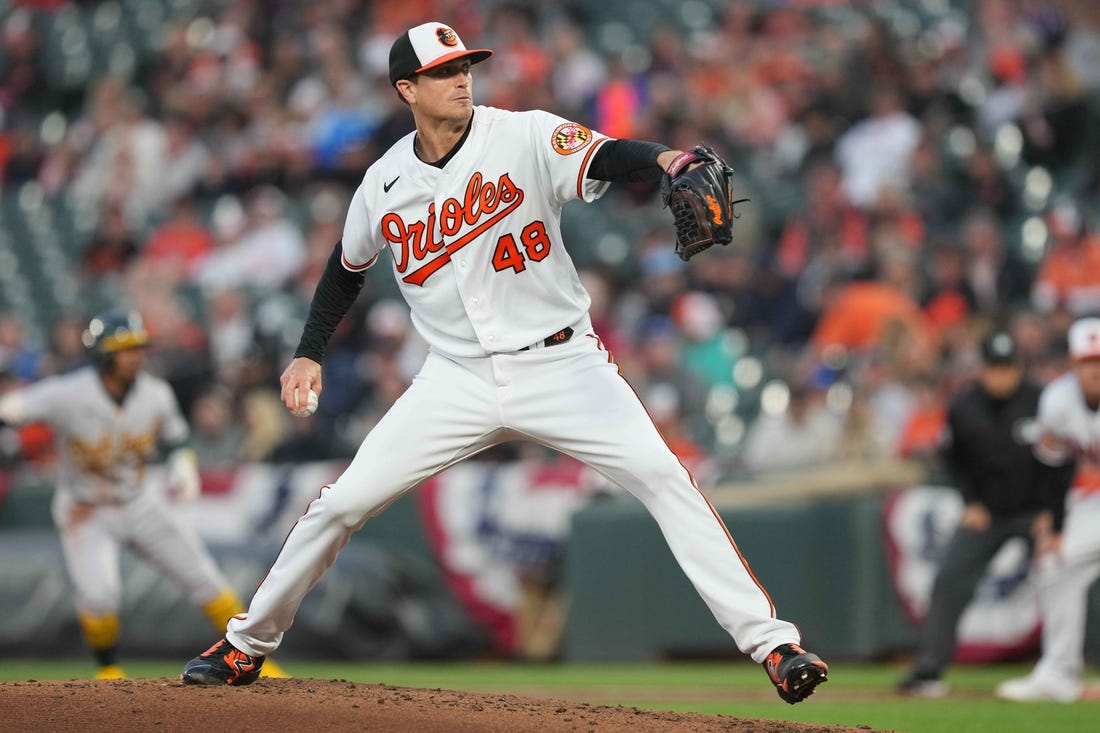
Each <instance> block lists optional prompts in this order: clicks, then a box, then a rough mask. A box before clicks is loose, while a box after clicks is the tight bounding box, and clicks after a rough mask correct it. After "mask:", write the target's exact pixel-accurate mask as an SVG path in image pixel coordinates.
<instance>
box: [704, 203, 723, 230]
mask: <svg viewBox="0 0 1100 733" xmlns="http://www.w3.org/2000/svg"><path fill="white" fill-rule="evenodd" d="M707 208H709V209H710V213H711V217H710V218H711V219H712V220H713V221H714V223H715V224H721V223H722V207H721V206H719V205H718V202H717V201H715V200H714V197H713V196H707Z"/></svg>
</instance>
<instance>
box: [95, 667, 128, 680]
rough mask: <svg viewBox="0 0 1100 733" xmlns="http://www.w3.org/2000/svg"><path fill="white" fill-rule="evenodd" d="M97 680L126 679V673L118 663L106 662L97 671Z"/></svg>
mask: <svg viewBox="0 0 1100 733" xmlns="http://www.w3.org/2000/svg"><path fill="white" fill-rule="evenodd" d="M95 679H97V680H124V679H126V673H125V672H123V671H122V667H120V666H118V665H117V664H105V665H103V666H102V667H100V668H99V669H97V670H96V671H95Z"/></svg>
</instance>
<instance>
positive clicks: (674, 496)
mask: <svg viewBox="0 0 1100 733" xmlns="http://www.w3.org/2000/svg"><path fill="white" fill-rule="evenodd" d="M512 439H527V440H531V441H534V442H536V443H540V444H542V445H545V446H549V447H551V448H554V449H557V450H559V451H561V452H562V453H565V454H566V455H569V456H572V457H573V458H576V459H577V460H580V461H583V462H584V463H586V464H588V465H589V466H591V467H593V468H594V469H596V470H597V471H599V472H600V473H601V474H603V475H604V476H605V477H607V478H608V479H610V480H611V481H613V482H615V483H617V484H619V485H621V486H623V487H624V488H626V489H627V490H628V491H630V492H631V493H632V494H634V496H636V497H637V498H638V499H639V500H641V502H642V503H643V504H644V505H645V507H646V508H647V509H648V510H649V512H650V514H652V515H653V518H654V519H655V520H656V521H657V524H658V525H659V526H660V529H661V532H662V533H663V534H664V537H665V540H666V541H667V542H668V545H669V547H670V548H671V550H672V553H673V555H674V556H675V558H676V560H677V561H678V562H679V564H680V567H681V568H683V570H684V572H685V573H686V574H687V576H688V578H689V579H690V580H691V582H692V584H693V585H694V586H695V588H696V590H697V591H698V592H699V594H700V595H701V596H702V598H703V600H704V601H705V602H706V604H707V605H708V606H709V607H710V610H711V612H712V613H713V614H714V616H715V618H716V619H717V620H718V622H719V623H720V624H721V625H722V627H723V628H725V629H726V631H728V632H729V633H730V635H731V636H732V637H733V639H734V641H735V642H736V643H737V646H738V647H739V648H740V649H741V651H742V652H744V653H746V654H749V655H750V656H751V657H752V658H753V659H754V660H755V661H757V662H763V660H764V658H765V657H766V656H767V655H768V653H769V652H771V651H772V649H774V648H775V647H776V646H778V645H780V644H784V643H798V641H799V639H800V637H799V633H798V630H797V629H796V628H795V626H794V625H793V624H791V623H788V622H786V621H781V620H779V619H777V618H776V617H775V609H774V607H773V606H772V603H771V599H770V598H769V597H768V595H767V593H766V592H765V591H764V589H763V588H762V587H761V585H760V584H759V583H758V582H757V581H756V578H755V577H754V576H753V574H752V572H751V571H750V570H749V567H748V565H747V564H746V562H745V560H744V558H743V557H742V556H741V554H740V552H739V551H738V549H737V546H736V545H735V544H734V542H733V539H732V538H731V537H730V535H729V532H728V531H727V530H726V527H725V525H724V524H723V523H722V521H721V520H720V519H719V517H718V514H717V513H716V512H715V510H714V508H713V507H712V506H711V505H710V503H709V502H708V501H707V499H706V497H704V495H703V494H702V493H701V492H700V491H699V489H698V488H697V487H696V485H695V482H694V480H693V479H692V478H691V475H690V474H689V473H688V471H687V470H686V469H685V468H684V467H683V466H682V465H681V464H680V462H679V461H678V460H677V459H676V456H675V455H674V454H673V453H672V451H671V450H670V449H669V448H668V446H667V445H666V444H665V442H664V441H663V440H662V438H661V436H660V434H659V433H658V431H657V429H656V427H655V426H654V425H653V422H652V421H651V420H650V418H649V415H648V414H647V413H646V411H645V408H644V407H643V406H642V404H641V402H640V400H639V399H638V397H637V395H636V394H635V392H634V391H633V389H632V388H631V387H630V385H629V384H627V382H626V381H625V380H624V379H623V378H622V376H621V375H620V374H619V369H618V366H617V365H616V364H614V363H613V362H612V360H611V355H610V354H609V353H608V352H607V351H605V350H604V348H603V346H602V344H601V342H600V341H599V339H598V338H597V337H596V336H595V334H594V333H593V332H592V330H591V326H590V325H588V323H584V324H579V325H578V328H577V329H576V332H575V334H574V336H573V337H572V339H571V340H570V341H568V342H567V343H565V344H561V345H557V346H552V347H548V348H541V349H532V350H530V351H520V352H515V353H509V354H496V355H492V356H488V357H481V358H472V359H465V358H450V357H446V356H442V355H440V354H438V353H435V352H432V353H430V354H429V355H428V358H427V360H426V361H425V363H424V366H423V368H422V369H421V371H420V373H419V374H418V375H417V376H416V378H415V379H414V380H413V383H412V385H411V386H410V387H409V389H408V390H407V391H406V392H405V393H404V394H403V395H402V396H401V397H400V398H399V399H398V400H397V402H395V403H394V405H393V407H391V408H390V410H389V412H387V413H386V415H385V416H383V418H382V419H381V420H380V421H379V423H378V424H377V425H376V426H375V427H374V429H373V430H371V432H370V433H369V434H368V435H367V437H366V438H365V439H364V441H363V444H362V445H361V446H360V448H359V451H358V453H357V454H356V456H355V458H354V459H353V460H352V462H351V464H350V465H349V466H348V468H347V470H346V471H344V473H343V474H342V475H341V476H340V478H339V479H338V480H337V481H336V482H335V483H333V484H332V485H331V486H326V487H324V488H323V489H322V490H321V494H320V496H319V497H318V498H317V499H315V500H314V501H313V502H312V503H311V504H310V505H309V508H308V509H307V511H306V513H305V514H304V515H303V516H302V518H301V519H299V520H298V523H297V524H296V525H295V526H294V527H293V529H292V530H291V531H290V534H289V536H288V537H287V539H286V542H285V544H284V546H283V548H282V550H281V551H280V553H279V556H278V558H277V559H276V560H275V563H274V565H273V566H272V568H271V570H270V572H269V573H268V575H267V577H266V578H265V579H264V581H263V582H262V583H261V584H260V586H259V588H258V589H257V590H256V593H255V595H254V596H253V598H252V603H251V605H250V606H249V609H248V613H247V614H245V615H244V616H240V617H236V618H234V619H232V620H231V621H230V622H229V626H228V632H227V634H226V636H227V638H228V639H229V641H230V643H232V644H233V645H234V646H235V647H237V648H238V649H240V650H242V651H244V652H246V653H248V654H253V655H259V654H263V655H266V654H270V653H271V652H273V651H274V650H275V649H276V648H277V647H278V646H279V643H280V642H281V640H282V637H283V632H285V631H286V630H287V629H288V628H290V626H291V623H292V622H293V620H294V615H295V613H296V612H297V610H298V607H299V605H300V604H301V602H302V599H303V598H304V597H305V595H306V593H308V592H309V590H310V589H311V588H312V587H313V585H314V584H315V583H316V582H317V581H318V580H319V579H320V578H321V576H322V575H323V574H324V573H325V571H326V570H327V569H328V568H329V567H330V566H331V565H332V563H333V562H334V561H335V559H336V555H337V553H339V552H340V549H341V548H343V546H344V545H345V544H347V542H348V540H349V538H350V537H351V535H352V534H353V533H354V532H355V531H356V530H358V529H359V528H360V527H361V526H362V525H363V523H364V522H365V521H366V520H367V519H369V518H370V517H372V516H376V515H378V514H379V513H380V512H382V510H383V509H385V508H386V506H388V505H389V504H390V503H391V502H393V501H394V500H395V499H397V498H398V497H400V496H401V495H402V494H404V493H406V492H407V491H409V490H410V489H412V488H414V487H415V486H417V484H419V483H420V482H422V481H424V480H425V479H427V478H429V477H431V476H433V475H434V474H436V473H438V472H440V471H442V470H443V469H445V468H447V467H448V466H451V465H453V464H455V463H457V462H459V461H461V460H462V459H464V458H467V457H469V456H471V455H473V454H475V453H477V452H479V451H481V450H484V449H486V448H488V447H490V446H492V445H494V444H496V443H500V442H503V441H506V440H512Z"/></svg>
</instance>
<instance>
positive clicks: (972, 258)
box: [961, 209, 1031, 315]
mask: <svg viewBox="0 0 1100 733" xmlns="http://www.w3.org/2000/svg"><path fill="white" fill-rule="evenodd" d="M961 230H962V243H963V246H964V247H965V248H966V255H965V267H966V287H967V288H968V289H969V291H970V292H971V293H972V294H973V298H974V302H975V305H976V306H977V309H978V310H979V311H980V312H982V313H985V314H989V315H996V314H998V313H999V312H1000V311H1002V310H1003V309H1004V308H1006V307H1007V306H1008V305H1010V304H1011V303H1015V302H1018V301H1019V300H1021V299H1023V298H1025V297H1026V296H1027V294H1028V287H1029V285H1028V284H1029V283H1030V282H1031V276H1030V273H1028V272H1027V270H1026V268H1025V267H1024V265H1023V263H1021V262H1020V260H1019V259H1018V258H1016V257H1014V256H1013V255H1012V254H1011V253H1010V252H1009V251H1008V250H1007V248H1006V246H1005V242H1004V237H1003V235H1002V231H1001V225H1000V223H999V222H998V221H997V219H996V217H994V216H993V214H992V212H990V211H989V210H987V209H974V210H972V211H971V212H970V213H969V214H968V215H967V216H966V218H965V219H964V220H963V222H962V224H961Z"/></svg>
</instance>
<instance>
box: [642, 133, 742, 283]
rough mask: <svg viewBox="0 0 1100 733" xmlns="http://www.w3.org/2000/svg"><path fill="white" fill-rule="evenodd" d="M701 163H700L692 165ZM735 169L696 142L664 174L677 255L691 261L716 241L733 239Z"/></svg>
mask: <svg viewBox="0 0 1100 733" xmlns="http://www.w3.org/2000/svg"><path fill="white" fill-rule="evenodd" d="M695 163H699V164H700V165H697V166H694V167H692V166H693V164H695ZM732 178H733V169H732V168H730V167H729V166H728V165H726V162H725V161H724V160H722V158H720V157H719V156H718V154H717V153H715V152H714V150H712V149H711V148H709V147H705V146H703V145H697V146H695V147H694V148H692V149H691V150H687V151H685V152H683V153H681V154H680V155H678V156H676V158H675V159H673V161H672V163H670V164H669V166H668V169H667V170H666V171H665V174H664V175H663V176H662V177H661V196H662V198H663V199H664V202H665V206H668V207H671V208H672V217H673V221H674V224H675V226H676V254H678V255H679V256H680V259H682V260H684V261H685V262H686V261H687V260H690V259H691V258H692V257H694V256H695V255H697V254H699V253H700V252H702V251H703V250H706V249H709V248H710V247H711V246H712V245H714V244H721V245H728V244H729V243H730V242H732V241H733V219H734V216H733V205H734V204H736V203H740V202H741V201H748V199H738V200H737V201H734V200H733V184H732Z"/></svg>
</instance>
